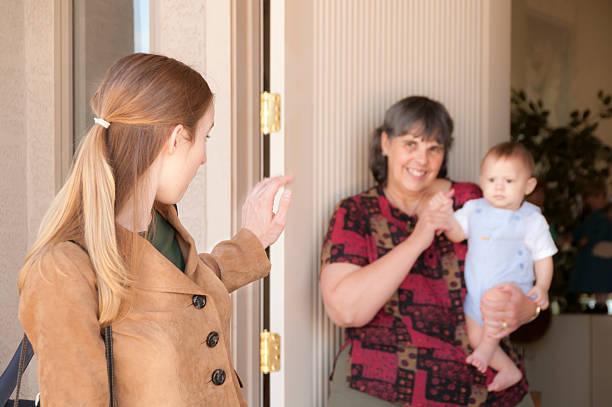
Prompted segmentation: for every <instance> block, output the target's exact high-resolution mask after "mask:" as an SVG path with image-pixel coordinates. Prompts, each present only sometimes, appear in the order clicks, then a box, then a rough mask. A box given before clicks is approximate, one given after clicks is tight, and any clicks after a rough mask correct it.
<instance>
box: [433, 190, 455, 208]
mask: <svg viewBox="0 0 612 407" xmlns="http://www.w3.org/2000/svg"><path fill="white" fill-rule="evenodd" d="M454 192H455V191H454V190H452V189H451V190H450V191H448V192H438V193H437V194H435V195H434V196H432V197H431V198H430V199H429V203H428V205H429V209H431V210H434V211H441V212H446V213H448V214H452V213H453V200H452V199H451V197H452V196H453V194H454Z"/></svg>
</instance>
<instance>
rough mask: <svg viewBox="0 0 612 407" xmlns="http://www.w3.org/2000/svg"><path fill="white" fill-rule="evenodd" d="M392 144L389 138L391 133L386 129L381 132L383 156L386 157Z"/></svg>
mask: <svg viewBox="0 0 612 407" xmlns="http://www.w3.org/2000/svg"><path fill="white" fill-rule="evenodd" d="M389 144H391V140H390V139H389V135H388V134H387V132H386V131H383V132H381V133H380V149H381V152H382V155H383V157H386V156H387V154H389V149H390V146H389Z"/></svg>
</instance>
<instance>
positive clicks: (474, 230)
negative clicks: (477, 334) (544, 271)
mask: <svg viewBox="0 0 612 407" xmlns="http://www.w3.org/2000/svg"><path fill="white" fill-rule="evenodd" d="M455 219H457V221H458V222H459V224H460V225H461V227H462V228H463V231H464V232H465V235H466V236H467V238H468V252H467V256H466V260H465V284H466V287H467V296H466V298H465V303H464V305H463V306H464V310H465V313H466V314H467V315H468V316H469V317H471V318H472V319H474V320H475V321H477V322H478V323H479V324H480V325H482V316H481V314H480V298H481V297H482V295H483V294H484V292H485V291H487V290H488V289H490V288H492V287H494V286H496V285H498V284H502V283H515V284H516V285H518V286H519V287H520V288H521V289H522V290H523V292H524V293H527V292H528V291H529V290H530V289H531V288H532V287H533V282H534V278H535V274H534V270H533V264H534V262H536V261H538V260H542V259H544V258H546V257H549V256H552V255H553V254H555V253H556V252H557V247H556V246H555V243H554V241H553V239H552V236H551V235H550V230H549V228H548V223H547V222H546V219H545V218H544V216H543V215H542V213H541V211H540V208H538V207H537V206H535V205H533V204H530V203H529V202H523V204H522V205H521V207H520V208H519V209H517V210H510V209H501V208H495V207H493V206H491V205H490V204H489V203H488V202H487V201H486V199H484V198H480V199H474V200H471V201H468V202H467V203H466V204H465V205H464V206H463V208H461V209H459V210H458V211H457V212H455Z"/></svg>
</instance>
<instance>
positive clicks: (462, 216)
mask: <svg viewBox="0 0 612 407" xmlns="http://www.w3.org/2000/svg"><path fill="white" fill-rule="evenodd" d="M475 207H476V205H475V204H474V200H471V201H467V202H466V203H465V204H463V207H462V208H461V209H458V210H457V211H456V212H455V220H457V222H459V225H460V226H461V229H463V233H464V234H465V236H466V237H467V236H468V232H469V223H470V222H469V219H470V215H471V214H472V212H474V209H475Z"/></svg>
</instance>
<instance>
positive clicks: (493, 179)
mask: <svg viewBox="0 0 612 407" xmlns="http://www.w3.org/2000/svg"><path fill="white" fill-rule="evenodd" d="M487 181H489V182H495V178H489V179H487Z"/></svg>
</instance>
